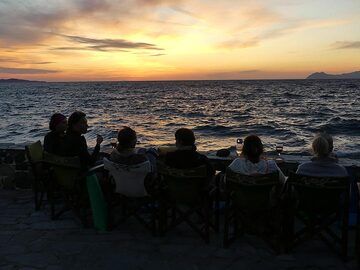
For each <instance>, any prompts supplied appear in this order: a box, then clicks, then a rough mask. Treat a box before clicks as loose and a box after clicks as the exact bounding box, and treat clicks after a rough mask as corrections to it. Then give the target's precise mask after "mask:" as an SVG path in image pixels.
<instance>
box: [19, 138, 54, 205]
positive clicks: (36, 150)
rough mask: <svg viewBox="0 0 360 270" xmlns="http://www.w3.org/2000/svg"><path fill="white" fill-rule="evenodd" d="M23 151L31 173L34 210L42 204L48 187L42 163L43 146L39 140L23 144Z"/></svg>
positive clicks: (47, 175)
mask: <svg viewBox="0 0 360 270" xmlns="http://www.w3.org/2000/svg"><path fill="white" fill-rule="evenodd" d="M25 152H26V156H27V159H28V161H29V164H30V167H31V171H32V174H33V182H32V187H33V190H34V203H35V210H36V211H37V210H39V209H40V208H41V206H42V202H43V199H44V195H45V194H46V192H47V189H48V181H49V171H48V170H47V169H46V168H45V166H44V163H43V147H42V145H41V142H40V141H37V142H35V143H33V144H30V145H28V146H25Z"/></svg>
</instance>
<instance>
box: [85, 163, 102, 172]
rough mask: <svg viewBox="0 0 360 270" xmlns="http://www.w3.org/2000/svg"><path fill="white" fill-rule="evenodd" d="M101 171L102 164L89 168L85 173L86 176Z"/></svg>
mask: <svg viewBox="0 0 360 270" xmlns="http://www.w3.org/2000/svg"><path fill="white" fill-rule="evenodd" d="M102 170H104V164H100V165H97V166H94V167H91V168H90V169H89V170H88V171H87V173H88V174H91V173H94V172H98V171H102Z"/></svg>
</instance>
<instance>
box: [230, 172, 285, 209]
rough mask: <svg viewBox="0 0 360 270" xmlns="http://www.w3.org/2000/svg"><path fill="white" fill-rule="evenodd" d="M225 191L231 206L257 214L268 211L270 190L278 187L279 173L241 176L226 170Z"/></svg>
mask: <svg viewBox="0 0 360 270" xmlns="http://www.w3.org/2000/svg"><path fill="white" fill-rule="evenodd" d="M225 179H226V191H227V192H229V193H230V194H231V199H232V202H233V204H234V205H235V206H236V207H238V208H241V209H244V210H247V211H250V212H257V211H263V210H265V209H268V207H269V199H270V193H271V190H272V189H273V188H274V187H275V186H276V185H279V173H278V172H274V173H271V174H263V175H243V174H239V173H236V172H234V171H232V170H231V169H230V168H227V169H226V174H225Z"/></svg>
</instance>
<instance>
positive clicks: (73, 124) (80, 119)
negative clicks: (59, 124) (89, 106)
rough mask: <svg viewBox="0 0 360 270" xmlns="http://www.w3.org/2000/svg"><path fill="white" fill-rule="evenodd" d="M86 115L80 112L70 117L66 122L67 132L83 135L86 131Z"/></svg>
mask: <svg viewBox="0 0 360 270" xmlns="http://www.w3.org/2000/svg"><path fill="white" fill-rule="evenodd" d="M88 127H89V126H88V124H87V119H86V114H85V113H83V112H80V111H77V112H74V113H72V114H71V115H70V117H69V120H68V131H70V132H75V133H79V134H85V133H86V132H87V129H88Z"/></svg>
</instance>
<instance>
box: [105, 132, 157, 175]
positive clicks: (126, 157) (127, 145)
mask: <svg viewBox="0 0 360 270" xmlns="http://www.w3.org/2000/svg"><path fill="white" fill-rule="evenodd" d="M136 142H137V136H136V132H135V130H133V129H131V128H130V127H123V128H122V129H120V130H119V132H118V145H117V147H116V149H114V150H113V151H112V152H111V154H110V160H111V161H113V162H116V163H120V164H124V165H135V164H139V163H142V162H145V161H147V160H149V161H150V164H151V167H152V172H155V171H156V157H157V153H156V151H155V150H152V149H149V150H146V149H144V148H138V149H136V148H135V146H136Z"/></svg>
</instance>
